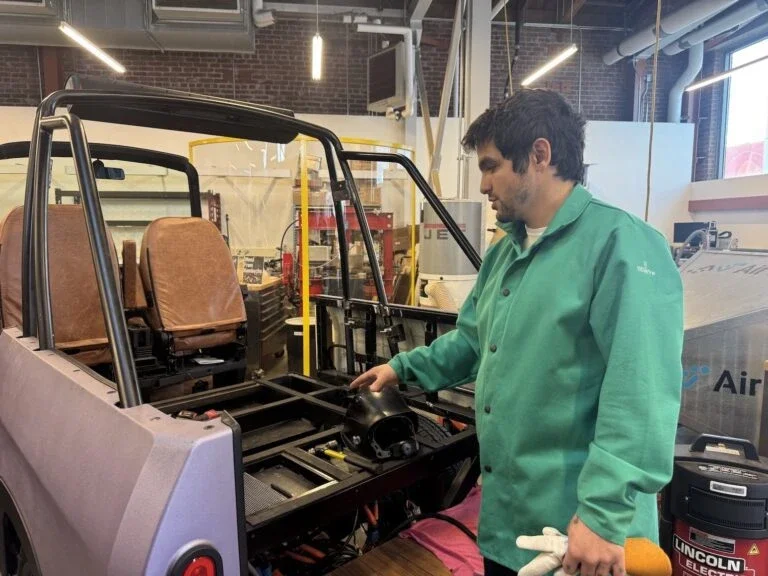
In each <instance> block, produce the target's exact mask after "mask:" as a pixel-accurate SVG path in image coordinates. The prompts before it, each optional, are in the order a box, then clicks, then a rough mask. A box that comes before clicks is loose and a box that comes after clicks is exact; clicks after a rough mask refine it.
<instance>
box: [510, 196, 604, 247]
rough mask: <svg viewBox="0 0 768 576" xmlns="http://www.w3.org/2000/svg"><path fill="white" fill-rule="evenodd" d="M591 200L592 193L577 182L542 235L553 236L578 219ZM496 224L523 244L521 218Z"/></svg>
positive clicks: (524, 234)
mask: <svg viewBox="0 0 768 576" xmlns="http://www.w3.org/2000/svg"><path fill="white" fill-rule="evenodd" d="M591 200H592V194H590V193H589V191H588V190H587V189H586V188H584V186H582V185H581V184H576V186H574V187H573V190H571V193H570V194H568V197H567V198H566V199H565V202H563V205H562V206H560V208H559V209H558V211H557V212H556V213H555V216H554V218H552V221H551V222H550V223H549V225H548V226H547V229H546V230H545V231H544V234H542V236H541V237H542V238H546V237H548V236H551V235H552V234H554V233H556V232H558V231H559V230H561V229H563V228H565V227H566V226H569V225H570V224H572V223H573V222H575V221H576V220H578V218H579V216H581V215H582V214H583V213H584V210H586V208H587V206H588V205H589V203H590V201H591ZM496 225H497V226H498V227H499V228H501V229H502V230H504V232H506V233H507V234H508V235H509V236H510V237H511V238H512V239H513V240H514V241H515V243H516V244H517V245H518V246H520V245H522V243H523V240H524V239H525V236H526V232H525V224H523V222H521V221H519V220H516V221H514V222H497V223H496Z"/></svg>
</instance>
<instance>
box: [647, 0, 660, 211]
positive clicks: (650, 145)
mask: <svg viewBox="0 0 768 576" xmlns="http://www.w3.org/2000/svg"><path fill="white" fill-rule="evenodd" d="M660 40H661V0H657V2H656V46H655V47H654V49H653V88H652V94H651V136H650V138H649V139H648V174H647V177H646V180H647V181H646V185H647V191H646V194H645V221H646V222H648V211H649V208H650V205H651V166H652V164H653V128H654V125H655V123H656V81H657V80H658V71H659V41H660Z"/></svg>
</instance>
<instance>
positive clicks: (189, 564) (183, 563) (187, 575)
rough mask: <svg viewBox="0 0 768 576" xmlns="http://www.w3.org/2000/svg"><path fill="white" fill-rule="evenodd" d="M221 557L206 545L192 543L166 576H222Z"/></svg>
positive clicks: (211, 547)
mask: <svg viewBox="0 0 768 576" xmlns="http://www.w3.org/2000/svg"><path fill="white" fill-rule="evenodd" d="M223 574H224V568H223V563H222V561H221V555H220V554H219V553H218V552H217V551H216V549H215V548H213V546H211V545H210V544H207V543H203V542H200V543H199V544H195V543H193V544H192V545H191V546H190V547H189V548H187V549H186V550H185V551H183V552H181V553H180V554H179V556H178V558H177V559H176V561H175V562H174V563H173V566H172V567H171V569H170V570H169V571H168V576H223Z"/></svg>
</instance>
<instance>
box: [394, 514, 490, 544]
mask: <svg viewBox="0 0 768 576" xmlns="http://www.w3.org/2000/svg"><path fill="white" fill-rule="evenodd" d="M428 518H432V519H434V520H442V521H443V522H448V524H453V525H454V526H455V527H456V528H458V529H459V530H461V531H462V532H464V534H466V535H467V538H469V539H470V540H472V542H477V536H475V534H474V532H472V530H470V529H469V528H467V527H466V526H465V525H464V524H462V523H461V522H459V521H458V520H456V518H451V517H450V516H447V515H445V514H440V513H439V512H435V513H433V514H418V515H416V516H413V517H411V518H408V519H407V520H405V521H404V522H401V523H400V524H398V525H397V526H395V528H393V529H392V530H390V531H389V533H388V534H387V537H386V538H384V539H383V540H389V539H390V538H391V537H392V536H394V535H395V534H398V533H399V532H401V531H402V530H404V529H405V528H408V527H409V526H410V525H411V524H412V523H413V522H418V521H419V520H427V519H428Z"/></svg>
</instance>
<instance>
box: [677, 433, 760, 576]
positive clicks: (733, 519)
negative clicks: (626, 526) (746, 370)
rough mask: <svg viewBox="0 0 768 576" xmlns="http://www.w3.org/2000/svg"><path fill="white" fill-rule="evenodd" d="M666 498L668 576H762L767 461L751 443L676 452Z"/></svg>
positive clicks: (706, 438) (721, 442) (700, 445)
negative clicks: (670, 523) (668, 514)
mask: <svg viewBox="0 0 768 576" xmlns="http://www.w3.org/2000/svg"><path fill="white" fill-rule="evenodd" d="M668 498H669V502H668V504H669V511H670V512H671V515H672V517H673V519H674V533H673V534H672V541H671V550H670V551H669V553H670V557H671V558H672V570H673V574H674V576H738V575H740V574H746V575H748V576H763V575H765V576H768V459H765V458H760V457H759V456H758V454H757V450H756V449H755V447H754V445H753V444H752V443H751V442H748V441H746V440H741V439H736V438H725V437H719V436H710V435H707V434H705V435H702V436H700V437H699V438H698V439H697V440H696V441H695V442H694V443H693V444H692V445H691V447H690V449H678V452H677V454H676V455H675V468H674V475H673V477H672V483H671V484H670V487H669V491H668Z"/></svg>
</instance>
